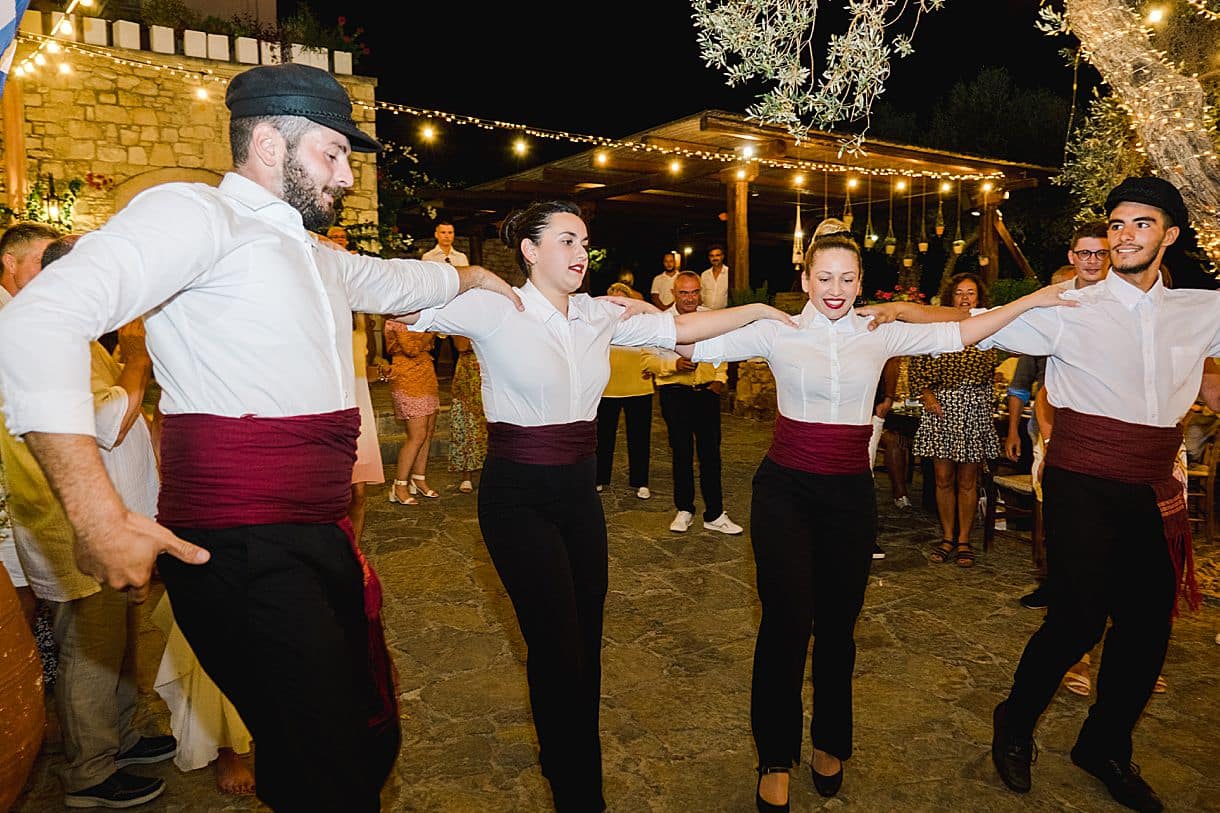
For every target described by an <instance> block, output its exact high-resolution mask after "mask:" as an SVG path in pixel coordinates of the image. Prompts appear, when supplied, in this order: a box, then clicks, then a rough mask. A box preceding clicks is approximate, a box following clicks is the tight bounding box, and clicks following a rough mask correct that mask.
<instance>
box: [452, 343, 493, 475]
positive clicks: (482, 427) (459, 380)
mask: <svg viewBox="0 0 1220 813" xmlns="http://www.w3.org/2000/svg"><path fill="white" fill-rule="evenodd" d="M453 346H454V347H455V348H457V352H458V357H457V364H456V365H455V366H454V368H453V383H452V384H451V385H450V386H451V393H452V403H451V404H450V406H449V471H452V472H459V471H460V472H462V475H463V479H462V483H461V485H459V486H458V491H460V492H462V493H463V494H469V493H470V492H472V491H474V482H473V478H474V473H475V472H476V471H478V470H479V469H481V468H483V459H484V458H485V457H487V418H486V416H484V415H483V378H482V376H481V375H480V373H479V357H478V356H476V355H475V354H474V345H472V344H471V343H470V339H467V338H466V337H465V336H454V337H453Z"/></svg>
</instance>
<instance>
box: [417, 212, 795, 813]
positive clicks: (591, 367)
mask: <svg viewBox="0 0 1220 813" xmlns="http://www.w3.org/2000/svg"><path fill="white" fill-rule="evenodd" d="M501 237H502V238H503V240H504V242H505V244H507V245H508V246H509V247H510V248H511V249H513V250H514V251H515V252H516V257H517V264H518V265H519V266H520V268H521V270H522V271H524V272H525V274H526V276H527V277H528V281H527V282H526V283H525V284H524V285H523V286H521V288H520V289H518V290H519V293H520V295H521V301H522V302H523V303H524V304H525V310H524V311H522V312H519V311H517V310H515V309H514V308H513V307H512V306H511V304H510V305H509V307H504V308H502V307H500V305H499V303H496V302H493V301H492V297H491V296H487V295H485V294H484V292H483V291H470V292H468V293H467V294H463V295H462V296H459V297H457V298H456V299H454V300H453V301H452V302H450V303H449V304H448V305H446V306H444V307H442V308H434V309H428V310H424V311H421V312H420V313H418V314H415V315H413V316H411V317H408V318H407V319H405V320H404V321H407V322H413V323H414V324H413V326H412V329H413V330H432V331H440V332H443V333H451V334H458V335H461V336H467V337H469V338H470V340H471V341H472V342H473V343H474V347H475V351H476V353H477V354H478V357H479V362H480V365H481V372H482V375H483V409H484V412H485V413H486V415H487V420H488V424H487V429H488V450H487V459H486V462H485V463H484V467H483V478H482V481H481V482H480V484H479V527H480V529H481V530H482V532H483V540H484V543H485V544H486V545H487V550H488V553H489V554H490V555H491V560H492V563H493V564H494V565H495V567H496V572H497V573H499V575H500V580H501V581H502V582H503V584H504V588H505V590H506V591H507V592H508V597H509V598H510V599H511V600H512V603H513V609H514V610H515V611H516V614H517V621H518V623H519V624H520V625H521V634H522V636H523V637H524V639H525V643H526V647H527V648H528V652H529V654H528V659H527V663H526V676H527V680H528V682H529V693H530V704H531V706H532V709H533V714H534V727H535V730H536V731H537V734H538V745H539V748H540V751H541V753H540V761H541V763H542V773H543V775H544V776H546V778H547V780H548V781H549V782H550V785H551V793H552V796H553V798H554V802H555V807H556V809H557V810H560V811H581V813H587V812H588V811H599V810H603V809H604V808H605V800H604V798H603V796H602V771H601V740H600V734H599V731H598V714H599V708H598V706H599V699H600V693H601V644H602V609H603V605H604V603H605V598H606V581H607V567H606V520H605V515H604V514H603V513H602V505H601V500H600V499H598V496H597V491H596V490H595V487H594V486H595V479H596V464H597V457H596V448H597V405H598V402H599V401H600V400H601V396H602V392H603V391H604V390H605V388H606V382H607V381H608V380H609V378H610V360H609V359H610V345H611V343H614V344H618V345H624V346H642V345H660V346H663V347H668V348H672V347H673V346H674V344H675V342H683V343H691V342H694V341H697V340H699V339H703V338H708V337H710V336H714V335H717V334H719V333H723V332H725V331H727V330H733V329H735V328H738V327H741V326H743V325H745V324H748V323H749V322H751V321H753V320H754V319H761V318H766V319H772V320H777V321H779V322H786V323H788V324H789V325H791V324H792V320H791V318H790V317H788V315H787V314H785V313H783V312H782V311H779V310H776V309H775V308H772V307H770V306H767V305H762V304H754V305H743V306H741V307H737V308H726V309H724V310H719V311H700V312H697V313H691V314H682V315H679V316H675V315H674V314H673V313H670V312H665V313H662V312H659V311H657V309H656V308H655V306H653V305H651V304H648V303H646V302H643V301H639V300H634V299H622V298H616V299H612V300H598V299H593V298H591V297H590V296H588V295H587V294H576V293H575V292H576V291H577V290H578V289H579V288H580V287H581V283H582V282H583V281H584V279H585V272H586V271H587V269H588V262H589V238H588V230H587V228H586V226H585V222H584V220H582V219H581V216H580V208H579V207H578V206H577V205H576V204H574V203H571V202H568V201H547V202H542V203H535V204H533V205H531V206H530V207H528V208H527V209H525V210H522V211H517V212H514V213H512V214H511V215H509V217H508V218H506V219H505V221H504V224H503V226H502V228H501ZM493 296H494V295H493ZM506 301H507V300H506ZM623 305H630V306H631V307H630V309H629V310H628V311H627V314H633V315H630V318H627V319H624V318H623V317H624V315H625V312H624V309H623V307H622V306H623ZM789 329H790V328H789Z"/></svg>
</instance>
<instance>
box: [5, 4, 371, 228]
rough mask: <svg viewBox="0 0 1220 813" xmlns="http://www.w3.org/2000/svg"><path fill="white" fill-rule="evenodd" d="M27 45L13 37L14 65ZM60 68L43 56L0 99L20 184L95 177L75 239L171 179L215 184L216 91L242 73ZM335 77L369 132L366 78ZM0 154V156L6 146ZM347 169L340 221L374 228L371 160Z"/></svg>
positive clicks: (220, 165) (143, 65)
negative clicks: (20, 164) (17, 129)
mask: <svg viewBox="0 0 1220 813" xmlns="http://www.w3.org/2000/svg"><path fill="white" fill-rule="evenodd" d="M31 14H38V12H29V13H28V14H27V15H26V17H27V20H26V21H24V22H23V30H25V29H26V26H27V25H29V21H28V18H29V17H30V15H31ZM43 16H45V17H47V18H48V20H49V18H50V16H51V15H49V14H48V15H43ZM48 26H49V22H48ZM46 30H47V31H49V30H50V29H49V27H47V28H46ZM32 47H33V46H32V45H31V41H30V40H28V39H25V38H23V39H22V40H21V42H20V44H19V47H18V50H17V56H16V59H15V60H14V64H18V63H20V61H21V60H22V58H23V57H24V56H26V55H27V54H29V53H30V51H31V50H32ZM68 62H69V63H70V64H71V67H72V71H71V73H66V74H65V73H59V72H58V71H57V70H56V68H55V64H56V62H55V59H54V58H52V59H50V60H49V61H48V64H47V65H46V66H44V67H43V68H41V69H40V70H38V71H37V72H35V73H33V74H30V75H28V76H17V75H16V74H14V75H11V76H10V77H9V80H8V87H7V88H6V91H5V96H8V95H9V93H10V92H12V90H13V89H14V88H13V86H14V85H19V86H20V93H19V94H18V95H19V100H15V101H14V102H10V103H9V104H7V105H6V110H7V109H11V106H13V105H14V104H15V105H16V106H17V107H18V109H19V110H20V111H21V115H22V116H23V119H24V127H23V129H24V136H25V167H26V176H27V183H33V182H34V180H35V178H36V177H39V176H41V177H42V178H44V179H45V178H46V176H47V175H48V174H50V175H52V176H54V178H55V183H56V188H57V191H59V192H62V190H63V189H64V188H65V187H66V184H67V183H68V181H70V180H72V179H74V178H79V179H81V180H84V179H85V178H86V176H88V175H89V174H90V173H92V175H93V177H94V178H96V179H100V180H99V182H98V183H97V184H96V185H94V186H90V185H86V186H85V187H84V188H83V189H82V190H81V192H80V195H79V198H78V200H77V204H76V210H75V223H74V229H75V230H76V231H78V232H80V231H86V230H89V229H93V228H96V227H98V226H100V225H102V224H103V223H105V222H106V220H107V219H109V218H110V216H111V215H113V214H114V213H115V212H116V211H117V210H118V209H119V208H121V207H122V205H124V204H125V203H126V202H127V201H128V200H130V199H131V197H132V196H134V195H135V194H137V193H138V192H140V191H142V190H143V189H146V188H148V187H149V186H153V185H154V184H157V183H162V182H165V181H172V180H189V181H204V182H212V183H215V182H218V181H219V180H220V177H221V175H222V174H223V173H224V172H225V171H227V170H228V169H229V168H230V167H231V166H232V160H231V157H230V152H229V131H228V121H229V116H228V110H227V109H226V108H225V104H224V92H225V87H226V86H227V83H228V80H229V79H230V78H232V77H233V76H234V75H236V74H238V73H240V72H241V71H243V70H246V69H248V68H249V67H251V66H250V65H248V64H240V63H236V62H227V61H221V60H213V59H203V58H199V59H196V58H191V57H186V56H182V55H178V54H161V53H156V52H153V51H144V50H141V51H132V50H128V49H124V48H105V49H90V50H89V52H88V53H85V52H83V51H77V50H72V51H69V52H68ZM201 77H203V78H202V79H201ZM336 78H337V79H338V80H339V82H340V83H341V84H342V85H343V86H344V87H345V88H346V89H347V91H348V93H349V94H350V95H351V97H352V99H353V100H354V101H356V102H363V103H364V104H365V105H367V106H361V105H359V104H357V105H356V106H355V107H354V110H353V117H354V118H355V119H356V121H357V122H359V123H360V125H361V128H362V129H364V130H365V131H366V132H369V133H373V134H375V125H374V113H373V110H372V105H373V104H374V101H375V91H376V80H375V79H371V78H367V77H359V76H347V75H337V76H336ZM200 87H203V88H205V89H206V90H207V93H208V95H207V98H206V99H200V98H198V97H197V96H196V92H197V90H198V89H199V88H200ZM0 149H3V150H4V151H7V149H8V145H7V144H0ZM5 159H6V160H7V155H5ZM352 170H353V173H354V175H355V185H354V187H353V189H352V190H351V191H350V192H349V193H348V195H347V197H346V198H345V199H344V217H345V220H355V221H375V220H376V218H377V166H376V160H375V158H374V157H373V156H371V155H369V154H366V153H355V154H353V157H352ZM7 198H8V195H7V190H5V199H7Z"/></svg>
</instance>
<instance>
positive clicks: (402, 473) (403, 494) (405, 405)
mask: <svg viewBox="0 0 1220 813" xmlns="http://www.w3.org/2000/svg"><path fill="white" fill-rule="evenodd" d="M435 341H436V337H435V336H434V335H433V334H431V333H415V332H412V331H409V330H407V326H406V325H404V324H402V323H401V322H396V321H394V320H393V319H387V320H386V323H385V349H386V352H387V353H389V354H390V358H391V362H390V375H389V381H390V397H391V398H392V399H393V401H394V416H395V417H397V418H398V420H400V421H404V422H405V423H406V424H407V439H406V440H404V441H403V443H402V448H400V449H399V450H398V466H397V469H396V470H395V473H394V483H393V485H391V486H390V502H394V503H399V504H401V505H415V503H416V499H415V496H414V495H416V494H419V495H421V496H424V497H439V496H440V495H439V494H438V493H437V492H436V491H434V490H433V489H431V488H429V487H428V479H427V476H426V471H427V468H428V451H429V447H430V446H431V445H432V432H433V430H435V429H436V412H437V410H438V409H439V408H440V404H441V399H440V389H439V386H438V384H437V382H436V367H435V365H434V364H433V361H432V345H433V344H434V343H435ZM408 474H409V475H410V479H407V475H408Z"/></svg>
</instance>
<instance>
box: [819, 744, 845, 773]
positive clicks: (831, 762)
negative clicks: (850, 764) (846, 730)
mask: <svg viewBox="0 0 1220 813" xmlns="http://www.w3.org/2000/svg"><path fill="white" fill-rule="evenodd" d="M842 765H843V762H842V761H841V760H840V759H839V758H838V757H836V756H834V755H833V754H828V753H826V752H825V751H820V750H818V749H817V748H814V749H813V769H814V770H815V771H817V772H818V773H820V774H821V775H822V776H834V775H835V774H837V773H838V772H839V768H840V767H842Z"/></svg>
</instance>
